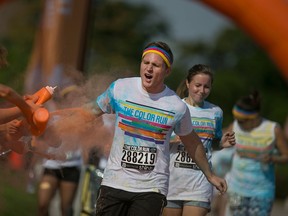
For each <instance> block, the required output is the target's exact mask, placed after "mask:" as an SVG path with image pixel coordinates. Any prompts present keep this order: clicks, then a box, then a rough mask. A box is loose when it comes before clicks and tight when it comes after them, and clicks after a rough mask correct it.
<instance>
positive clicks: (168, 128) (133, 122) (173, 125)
mask: <svg viewBox="0 0 288 216" xmlns="http://www.w3.org/2000/svg"><path fill="white" fill-rule="evenodd" d="M97 103H98V105H99V107H100V108H101V109H102V110H103V111H104V112H106V113H115V114H116V123H115V124H116V125H115V134H114V139H113V144H112V147H111V151H110V155H109V159H108V163H107V166H106V168H105V172H104V178H103V181H102V185H106V186H110V187H114V188H117V189H122V190H126V191H130V192H158V193H161V194H164V195H166V194H167V190H168V178H169V141H170V136H171V133H172V131H175V133H176V134H178V135H187V134H189V133H190V132H191V131H192V125H191V120H190V115H189V110H188V109H187V106H186V105H185V104H184V103H183V102H182V101H181V99H180V98H179V97H178V96H177V95H176V94H175V92H174V91H172V90H170V89H169V88H168V87H166V88H165V90H163V91H162V92H161V93H158V94H149V93H147V92H146V91H145V90H144V89H143V88H142V84H141V79H140V77H133V78H126V79H118V80H117V81H115V82H113V83H112V84H111V85H110V87H109V88H108V89H107V90H106V91H105V92H104V93H103V94H102V95H100V96H99V97H98V98H97Z"/></svg>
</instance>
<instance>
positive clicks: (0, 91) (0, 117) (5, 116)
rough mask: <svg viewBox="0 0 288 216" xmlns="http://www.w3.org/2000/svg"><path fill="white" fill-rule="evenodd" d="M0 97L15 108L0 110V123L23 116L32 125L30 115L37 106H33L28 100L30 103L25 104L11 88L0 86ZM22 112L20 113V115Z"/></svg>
mask: <svg viewBox="0 0 288 216" xmlns="http://www.w3.org/2000/svg"><path fill="white" fill-rule="evenodd" d="M0 97H2V98H4V99H5V100H7V101H9V102H10V103H12V104H14V105H15V106H16V107H12V108H7V109H1V111H0V123H6V122H8V121H11V120H13V119H15V118H18V117H20V116H21V115H22V113H23V114H24V116H25V117H26V119H27V121H28V122H29V123H32V114H33V111H35V110H36V109H37V108H39V105H35V104H34V103H32V102H33V101H32V100H31V99H32V98H28V99H30V100H31V101H32V102H31V101H30V103H27V102H26V101H25V100H24V99H23V98H22V97H21V96H20V95H19V94H18V93H17V92H15V91H14V90H13V89H12V88H10V87H8V86H5V85H2V84H0ZM21 112H22V113H21Z"/></svg>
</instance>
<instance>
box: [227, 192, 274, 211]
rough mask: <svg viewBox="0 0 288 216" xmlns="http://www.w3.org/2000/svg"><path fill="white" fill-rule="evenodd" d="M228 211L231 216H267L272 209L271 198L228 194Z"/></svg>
mask: <svg viewBox="0 0 288 216" xmlns="http://www.w3.org/2000/svg"><path fill="white" fill-rule="evenodd" d="M228 204H229V207H228V211H229V212H230V214H229V215H231V216H269V215H270V214H271V211H272V206H273V199H263V198H257V197H243V196H240V195H238V194H235V193H232V194H229V200H228Z"/></svg>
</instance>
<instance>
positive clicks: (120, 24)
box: [86, 0, 168, 74]
mask: <svg viewBox="0 0 288 216" xmlns="http://www.w3.org/2000/svg"><path fill="white" fill-rule="evenodd" d="M90 14H91V16H90V19H89V20H90V23H89V33H88V41H87V42H88V46H87V58H86V59H87V67H86V68H87V71H88V72H89V73H99V72H101V71H103V70H104V71H105V72H107V70H108V71H110V70H112V71H114V70H116V69H117V70H122V69H127V70H132V71H133V73H134V74H138V73H139V69H138V68H139V60H140V58H141V53H142V49H143V47H144V45H145V44H146V43H147V42H150V40H151V39H152V38H153V37H156V36H159V35H161V34H165V35H166V34H167V31H168V26H167V25H166V23H165V22H164V21H163V20H161V19H159V18H158V19H155V14H157V13H155V11H154V10H153V9H152V8H151V7H149V6H147V5H146V4H145V5H144V4H143V5H136V4H129V3H125V2H122V1H104V0H101V1H99V0H98V1H92V7H91V11H90Z"/></svg>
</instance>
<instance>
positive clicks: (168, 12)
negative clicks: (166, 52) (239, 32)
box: [125, 0, 234, 41]
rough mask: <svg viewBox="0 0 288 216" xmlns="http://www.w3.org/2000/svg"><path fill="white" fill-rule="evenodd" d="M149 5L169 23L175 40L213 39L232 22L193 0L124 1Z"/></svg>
mask: <svg viewBox="0 0 288 216" xmlns="http://www.w3.org/2000/svg"><path fill="white" fill-rule="evenodd" d="M125 1H127V2H133V3H136V4H137V3H143V2H144V3H145V4H150V5H151V6H152V7H154V8H155V9H156V10H157V11H159V16H161V17H163V18H164V19H166V20H167V21H168V22H170V23H171V26H170V28H171V35H172V37H173V38H174V39H176V40H181V41H187V40H194V39H195V40H197V39H204V40H209V39H211V38H213V36H215V35H216V34H217V33H218V32H220V31H221V30H222V29H223V28H225V27H227V26H233V25H234V24H233V22H232V21H230V20H229V19H228V18H227V17H225V16H224V15H222V14H221V13H219V12H218V11H215V10H213V9H211V8H209V7H208V6H206V5H204V4H201V3H199V2H198V1H196V0H195V1H193V0H145V1H144V0H125Z"/></svg>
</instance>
